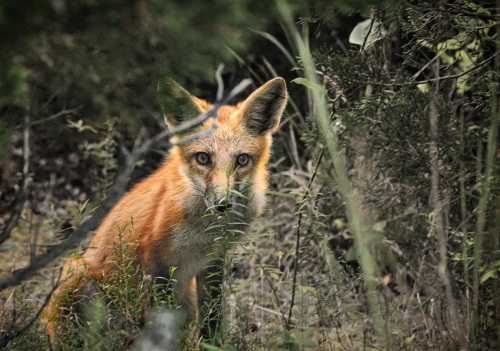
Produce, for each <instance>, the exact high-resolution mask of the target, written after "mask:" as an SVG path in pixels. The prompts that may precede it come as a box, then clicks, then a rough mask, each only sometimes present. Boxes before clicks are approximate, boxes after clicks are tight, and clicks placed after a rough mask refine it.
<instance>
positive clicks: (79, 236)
mask: <svg viewBox="0 0 500 351" xmlns="http://www.w3.org/2000/svg"><path fill="white" fill-rule="evenodd" d="M250 83H251V80H250V79H244V80H242V81H241V82H240V83H239V84H238V85H237V86H236V87H235V88H233V90H231V92H230V93H229V94H228V95H227V96H226V97H225V98H224V99H222V100H221V101H218V102H215V103H214V105H213V106H212V108H210V110H208V111H207V112H204V113H202V114H200V115H199V116H198V117H196V118H194V119H192V120H190V121H187V122H185V123H182V124H180V125H179V126H178V127H176V128H172V129H171V130H166V131H164V132H161V133H158V134H157V135H156V136H154V137H153V138H151V139H148V140H146V141H145V142H144V143H142V144H141V145H135V146H134V149H133V151H132V152H130V153H129V155H128V157H127V159H126V162H125V165H124V167H123V169H122V171H121V172H119V174H118V176H117V178H116V181H115V184H114V185H113V187H112V188H111V190H110V192H109V194H108V197H107V198H106V200H105V201H104V202H103V204H102V205H101V207H99V209H98V210H97V211H96V212H95V214H94V215H93V216H92V217H91V218H90V219H89V220H87V221H86V222H84V223H83V224H82V226H81V227H80V228H78V229H77V230H75V231H74V232H73V233H72V234H71V235H70V237H69V238H68V239H67V240H66V241H64V242H63V243H61V244H59V245H57V246H55V247H53V248H52V249H51V250H50V251H48V252H47V253H45V254H43V255H40V256H38V257H36V258H35V259H33V261H32V264H31V265H29V266H28V267H25V268H22V269H19V270H16V271H15V272H13V274H12V275H11V276H8V277H5V278H2V279H0V291H1V290H4V289H6V288H8V287H12V286H16V285H18V284H20V283H21V282H23V281H25V280H26V279H28V278H30V277H32V276H33V275H34V274H35V273H36V272H38V270H40V269H41V268H43V267H46V266H47V265H48V264H50V263H51V262H52V261H54V260H55V259H56V258H58V257H60V256H61V255H63V254H64V253H66V252H67V251H69V250H71V249H74V248H76V247H77V246H78V244H80V243H81V242H82V241H83V240H84V239H86V238H87V237H88V235H89V233H90V232H91V231H93V230H95V229H96V228H97V226H98V225H99V224H100V223H101V220H102V219H103V218H104V217H105V216H106V214H107V213H108V211H109V210H111V208H113V206H114V205H115V204H116V202H117V201H118V199H119V198H120V197H121V196H122V195H123V193H124V192H125V189H126V187H127V185H128V182H129V180H130V177H131V175H132V172H133V170H134V167H135V165H136V164H137V162H138V161H139V160H140V159H141V158H142V157H143V156H144V155H145V154H146V153H147V152H149V151H150V150H151V149H152V148H153V146H155V144H156V143H158V142H159V141H161V140H163V139H164V138H166V137H169V136H172V135H174V134H177V133H183V132H187V131H190V130H192V129H193V128H196V127H197V126H199V125H201V124H202V123H203V122H205V121H206V120H207V119H209V118H214V117H216V116H217V111H218V110H219V108H220V107H221V106H223V105H224V104H227V103H228V102H229V101H230V100H231V99H233V98H234V97H235V96H236V95H238V94H239V93H241V92H242V91H243V90H244V89H245V88H246V87H248V86H249V85H250Z"/></svg>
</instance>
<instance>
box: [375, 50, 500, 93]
mask: <svg viewBox="0 0 500 351" xmlns="http://www.w3.org/2000/svg"><path fill="white" fill-rule="evenodd" d="M498 55H500V52H496V53H495V54H493V55H491V56H490V57H488V58H487V59H484V60H483V61H481V62H479V63H478V64H477V65H475V66H473V67H471V68H470V69H468V70H466V71H463V72H461V73H457V74H450V75H447V76H441V77H435V78H430V79H426V80H419V81H414V82H393V83H381V82H370V84H373V85H379V86H407V85H418V84H425V83H433V82H438V81H443V80H448V79H456V78H460V77H463V76H465V75H467V74H469V73H471V72H473V71H475V70H477V69H479V68H481V67H483V66H485V65H486V64H488V63H489V62H490V61H492V60H493V59H494V58H495V57H497V56H498Z"/></svg>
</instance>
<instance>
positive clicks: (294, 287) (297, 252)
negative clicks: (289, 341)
mask: <svg viewBox="0 0 500 351" xmlns="http://www.w3.org/2000/svg"><path fill="white" fill-rule="evenodd" d="M324 154H325V148H322V149H321V151H320V153H319V156H318V161H317V162H316V165H315V166H314V170H313V173H312V175H311V178H310V179H309V182H308V184H307V187H306V190H305V192H304V195H303V196H302V199H301V201H300V202H299V203H297V209H299V218H298V220H297V230H296V232H295V234H296V241H295V259H294V267H293V268H294V270H293V280H292V297H291V299H290V309H289V310H288V318H287V321H286V328H287V329H288V330H290V328H291V321H292V313H293V306H294V305H295V294H296V290H297V273H298V270H299V267H298V266H299V258H300V237H301V235H300V229H301V226H302V215H303V211H302V209H301V207H302V205H303V204H304V202H305V201H306V199H307V197H308V196H309V194H310V192H311V187H312V184H313V181H314V179H315V178H316V174H317V173H318V169H319V165H320V164H321V160H323V155H324Z"/></svg>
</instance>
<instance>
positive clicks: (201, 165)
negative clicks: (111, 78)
mask: <svg viewBox="0 0 500 351" xmlns="http://www.w3.org/2000/svg"><path fill="white" fill-rule="evenodd" d="M158 94H159V99H160V105H162V109H163V117H164V119H165V123H166V126H167V127H168V128H169V129H171V130H175V129H176V128H177V129H179V127H180V126H181V127H182V126H183V125H186V123H188V122H189V121H193V119H194V118H196V117H197V116H199V115H200V114H202V113H206V112H207V111H209V110H210V109H211V108H212V107H213V104H211V103H210V102H208V101H206V100H203V99H201V98H198V97H196V96H193V95H191V94H190V93H189V92H188V91H187V90H186V89H184V88H183V87H182V86H180V85H179V84H178V83H176V82H175V81H173V80H171V79H166V80H164V81H163V82H162V83H161V84H159V89H158ZM287 100H288V92H287V87H286V82H285V80H284V79H283V78H281V77H277V78H274V79H271V80H269V81H267V82H266V83H265V84H263V85H261V86H260V87H259V88H257V89H256V90H254V91H253V92H252V93H251V94H250V95H249V96H248V97H247V98H246V99H244V100H243V101H241V102H239V103H237V104H235V105H222V106H220V107H219V108H218V109H217V113H216V116H214V117H212V118H208V119H207V120H206V121H205V122H203V123H202V124H201V125H199V126H197V127H195V128H194V129H191V130H188V131H184V132H183V133H182V135H176V136H174V137H173V138H172V139H171V147H170V149H169V151H168V153H167V156H166V158H165V160H164V162H163V163H162V165H161V166H160V167H159V168H158V169H157V170H156V171H154V172H153V173H152V174H151V175H149V176H148V177H146V178H145V179H144V180H142V181H140V182H139V183H138V184H136V185H135V186H133V187H132V188H131V190H130V191H128V192H127V193H126V194H125V195H124V196H123V197H122V198H121V199H120V200H119V201H118V202H117V204H116V205H115V206H114V207H113V208H112V209H111V210H110V212H109V213H108V214H107V215H106V217H105V218H104V220H103V221H102V223H101V224H100V225H99V227H98V228H97V230H96V231H95V232H94V234H93V236H92V238H91V240H90V243H89V245H88V247H87V249H86V250H85V251H84V253H83V254H82V255H81V256H79V257H77V258H73V259H68V260H67V261H66V263H65V264H64V267H63V272H62V276H61V279H60V282H61V283H60V284H59V286H58V287H57V289H56V290H55V291H54V293H53V295H52V297H51V299H50V301H49V303H48V305H47V307H46V309H45V310H44V315H43V320H44V321H45V324H46V330H47V334H48V338H49V342H50V344H51V345H57V343H58V342H59V340H58V338H57V336H58V333H59V331H60V329H61V328H62V327H63V324H64V319H63V318H61V316H62V314H63V310H64V309H65V308H67V306H65V303H67V302H64V301H65V299H64V298H63V296H64V294H67V293H68V292H70V291H75V290H79V289H80V290H84V289H85V284H88V282H89V280H91V279H95V280H98V281H105V280H106V277H107V276H109V274H110V273H111V272H112V270H113V269H116V267H115V265H113V263H112V253H113V246H114V245H116V244H117V242H118V241H119V240H123V241H125V242H128V243H135V245H136V246H135V247H136V251H137V252H136V254H137V264H138V265H140V268H141V269H142V270H144V271H145V272H147V273H148V274H149V275H150V276H152V277H154V278H162V277H167V276H168V275H169V272H170V271H171V269H172V268H173V267H174V268H175V278H176V298H177V302H178V304H179V305H180V306H181V309H182V310H183V311H185V313H186V314H187V316H188V318H189V319H191V320H194V319H196V318H197V317H198V306H197V304H198V296H197V295H198V289H197V285H198V282H197V278H196V277H197V275H198V274H199V273H200V272H202V270H203V269H205V268H206V267H207V265H208V264H209V263H210V261H211V260H213V258H214V255H213V252H214V248H216V247H217V243H218V242H220V240H219V239H220V238H219V237H218V236H220V233H218V230H216V228H219V227H220V225H219V224H221V222H224V223H225V224H227V225H228V227H230V229H231V230H230V231H229V232H231V233H236V234H235V235H241V234H242V233H244V232H245V231H247V229H248V226H249V225H250V222H251V221H252V220H253V219H254V218H256V217H258V216H260V215H262V213H263V212H264V209H265V204H266V192H267V189H268V184H269V170H268V164H269V159H270V156H271V146H272V139H273V134H274V133H276V131H277V130H278V129H279V126H280V120H281V117H282V115H283V112H284V110H285V107H286V104H287ZM207 214H208V215H207ZM128 223H133V230H128V231H125V232H123V233H121V234H120V233H119V232H120V231H119V230H118V228H120V227H123V226H126V225H127V224H128ZM214 228H215V229H214Z"/></svg>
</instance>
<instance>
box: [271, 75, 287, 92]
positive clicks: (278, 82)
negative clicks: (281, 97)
mask: <svg viewBox="0 0 500 351" xmlns="http://www.w3.org/2000/svg"><path fill="white" fill-rule="evenodd" d="M266 85H268V86H269V87H270V88H273V89H276V90H283V91H284V92H286V80H285V79H284V78H282V77H276V78H273V79H271V80H269V81H268V82H267V83H266Z"/></svg>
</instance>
